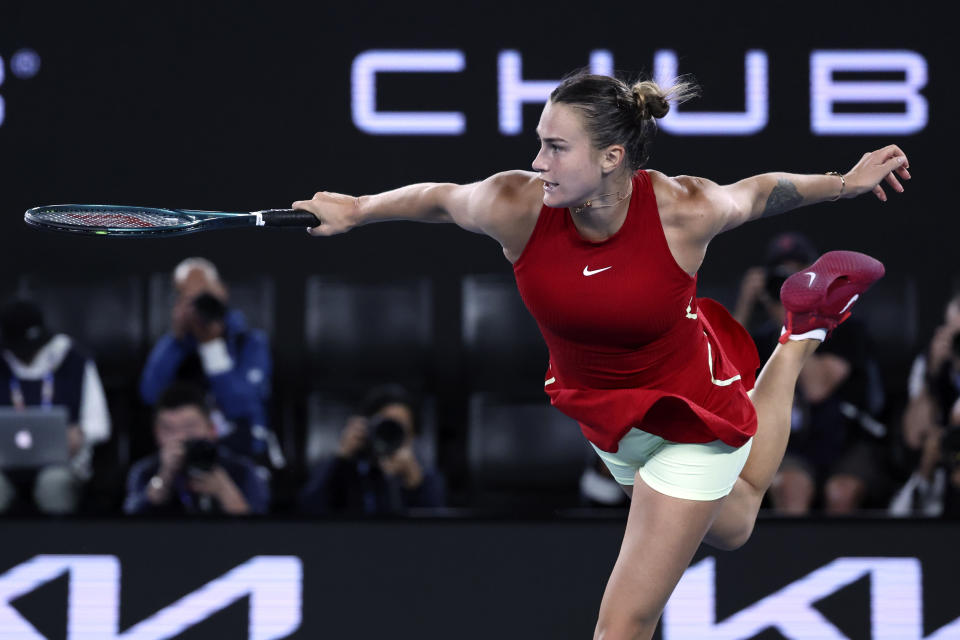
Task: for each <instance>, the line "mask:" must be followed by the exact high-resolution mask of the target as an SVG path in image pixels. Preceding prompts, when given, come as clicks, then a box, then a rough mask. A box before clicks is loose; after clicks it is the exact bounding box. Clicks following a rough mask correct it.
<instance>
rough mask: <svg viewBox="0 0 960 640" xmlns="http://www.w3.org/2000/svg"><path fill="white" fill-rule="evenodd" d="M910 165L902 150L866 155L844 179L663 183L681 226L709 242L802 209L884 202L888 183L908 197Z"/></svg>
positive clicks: (781, 176)
mask: <svg viewBox="0 0 960 640" xmlns="http://www.w3.org/2000/svg"><path fill="white" fill-rule="evenodd" d="M909 167H910V163H909V161H908V160H907V156H906V155H905V154H904V153H903V151H902V150H900V148H899V147H897V146H896V145H890V146H887V147H884V148H883V149H878V150H876V151H871V152H869V153H865V154H863V157H862V158H861V159H860V161H859V162H858V163H857V164H856V165H855V166H854V167H853V168H852V169H850V171H848V172H847V173H845V174H843V177H842V178H841V176H840V175H837V174H818V175H800V174H793V173H764V174H761V175H757V176H753V177H750V178H746V179H744V180H740V181H739V182H736V183H734V184H730V185H718V184H716V183H715V182H711V181H710V180H706V179H704V178H694V177H691V176H679V177H676V178H666V177H665V176H661V177H660V182H661V184H662V185H663V186H662V188H663V189H664V190H665V191H667V192H668V193H670V194H671V195H672V196H673V197H671V198H669V199H668V201H669V202H672V203H673V204H674V205H675V207H674V208H675V209H676V216H677V217H679V218H682V220H681V221H680V223H681V224H684V225H685V226H687V225H689V226H690V227H692V228H694V229H695V230H696V231H697V233H696V235H698V236H701V237H702V238H704V239H705V240H707V241H709V239H710V238H712V237H714V236H716V235H717V234H718V233H721V232H723V231H729V230H730V229H734V228H736V227H738V226H740V225H741V224H743V223H744V222H747V221H750V220H756V219H759V218H764V217H769V216H774V215H777V214H780V213H785V212H787V211H791V210H793V209H797V208H799V207H803V206H806V205H810V204H815V203H818V202H824V201H829V200H836V199H838V198H854V197H856V196H858V195H861V194H863V193H867V192H873V194H874V195H876V197H877V198H879V199H880V200H881V201H884V202H885V201H886V200H887V194H886V193H885V192H884V190H883V187H882V186H881V185H882V183H883V182H886V183H887V184H888V185H889V186H890V188H892V189H893V190H894V191H897V192H902V191H903V186H902V185H901V184H900V181H899V180H898V177H899V178H901V179H904V180H909V179H910V172H909V171H908V169H909Z"/></svg>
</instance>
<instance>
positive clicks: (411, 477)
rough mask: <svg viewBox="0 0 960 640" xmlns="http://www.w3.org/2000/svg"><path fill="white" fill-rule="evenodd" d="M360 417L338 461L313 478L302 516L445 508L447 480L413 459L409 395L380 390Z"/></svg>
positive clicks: (348, 428) (351, 424) (346, 433)
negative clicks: (306, 514) (307, 514)
mask: <svg viewBox="0 0 960 640" xmlns="http://www.w3.org/2000/svg"><path fill="white" fill-rule="evenodd" d="M360 414H361V415H357V416H352V417H351V418H350V419H348V420H347V424H346V425H345V427H344V429H343V432H342V433H341V436H340V448H339V450H338V451H337V454H336V456H334V457H333V459H332V460H328V461H326V462H323V463H321V464H319V465H318V466H317V468H316V469H314V471H313V472H312V474H311V476H310V479H309V481H308V483H307V486H306V487H305V488H304V490H303V491H302V493H301V494H300V501H299V502H300V510H301V511H302V512H303V513H309V514H327V513H364V514H371V515H372V514H393V513H401V512H403V511H404V510H406V509H410V508H418V507H442V506H444V504H445V500H446V498H445V492H446V489H445V483H444V479H443V476H442V475H441V474H440V473H439V472H438V471H436V470H433V469H430V468H427V467H425V465H424V464H423V463H421V462H420V461H419V460H418V459H417V456H416V454H415V453H414V440H415V437H416V425H415V422H416V421H415V418H414V405H413V401H412V400H411V398H410V396H409V394H408V393H407V391H406V390H405V389H403V387H400V386H397V385H385V386H382V387H376V388H374V389H372V390H371V391H370V392H369V393H368V395H367V397H366V399H365V400H364V402H363V403H362V407H361V411H360Z"/></svg>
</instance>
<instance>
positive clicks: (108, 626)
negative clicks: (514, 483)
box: [0, 519, 960, 640]
mask: <svg viewBox="0 0 960 640" xmlns="http://www.w3.org/2000/svg"><path fill="white" fill-rule="evenodd" d="M958 532H960V531H958V524H956V523H943V522H909V521H844V522H826V521H825V522H796V521H762V522H761V523H760V525H759V526H758V528H757V531H756V533H755V534H754V537H753V538H752V539H751V541H750V542H748V544H747V545H746V546H745V547H744V548H743V549H741V550H738V551H735V552H717V551H714V550H712V549H710V548H707V547H704V548H702V549H701V550H700V552H699V553H698V554H697V556H696V558H695V559H694V561H693V563H692V564H691V566H690V568H689V569H688V570H687V572H686V574H685V575H684V577H683V579H682V580H681V582H680V584H679V585H678V587H677V589H676V591H675V592H674V595H673V597H672V598H671V600H670V602H669V603H668V605H667V608H666V611H665V613H664V617H663V620H662V622H661V628H660V631H658V637H661V638H664V639H666V638H669V639H670V640H678V639H680V640H684V639H690V640H694V639H695V640H710V639H714V638H716V639H719V638H723V639H725V640H733V639H736V638H744V639H748V638H761V637H762V638H796V639H801V638H802V639H806V638H830V639H837V640H839V639H843V638H851V639H860V638H864V639H885V640H887V639H889V640H894V639H896V640H921V639H924V640H948V639H952V638H960V602H958V601H957V599H956V597H955V581H956V576H957V575H958V574H960V554H958V553H957V552H956V542H957V540H958V539H960V538H958V535H957V534H958ZM622 534H623V523H622V522H621V521H619V520H607V519H602V520H596V519H590V520H553V521H533V522H502V521H484V520H409V521H381V522H342V521H337V522H256V521H242V522H230V521H216V522H212V521H203V522H163V521H130V520H116V521H104V520H99V521H50V522H40V521H32V522H16V521H8V522H6V523H5V524H4V540H5V541H6V544H5V545H3V549H2V551H0V638H4V639H5V640H6V639H18V640H19V639H22V640H42V639H50V640H54V639H58V640H59V639H68V640H134V639H135V640H160V639H162V638H197V639H198V638H244V639H246V638H249V639H253V640H275V639H280V638H310V639H312V640H313V639H322V638H345V637H350V638H380V637H399V638H446V637H457V638H478V639H479V638H485V639H486V638H492V637H504V638H506V637H510V638H513V637H517V638H520V637H528V638H534V637H537V638H540V637H542V638H547V637H549V638H588V637H590V634H592V632H593V626H594V623H595V619H596V618H595V617H596V611H597V608H598V606H599V603H600V598H601V596H602V593H603V588H604V585H605V582H606V579H607V577H608V575H609V572H610V569H611V568H612V566H613V563H614V561H615V559H616V554H617V550H618V547H619V543H620V539H621V537H622Z"/></svg>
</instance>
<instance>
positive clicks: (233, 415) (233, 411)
mask: <svg viewBox="0 0 960 640" xmlns="http://www.w3.org/2000/svg"><path fill="white" fill-rule="evenodd" d="M224 325H225V332H224V341H225V343H226V347H227V353H228V354H229V355H230V358H231V360H232V361H233V363H232V367H230V368H229V369H228V370H226V371H222V372H219V373H215V374H210V373H208V372H206V370H205V371H204V375H205V378H206V381H207V384H208V385H209V387H210V391H211V392H212V393H213V397H214V399H215V400H216V403H217V407H218V408H219V409H220V410H221V411H222V412H223V415H224V416H225V417H226V418H227V419H228V420H230V421H238V422H245V423H247V424H249V425H251V426H254V425H261V426H264V427H265V426H267V401H268V400H269V398H270V377H271V375H272V374H273V362H272V360H271V357H270V344H269V342H268V340H267V336H266V334H265V333H263V332H262V331H259V330H257V329H249V328H248V327H247V322H246V320H245V319H244V317H243V314H242V313H241V312H239V311H237V310H233V309H231V310H230V311H228V312H227V315H226V318H225V319H224ZM191 356H192V357H199V353H198V351H197V341H196V340H195V339H194V338H193V336H187V337H186V338H184V339H183V340H177V339H176V338H175V337H174V336H173V334H170V333H167V334H164V335H163V336H162V337H161V338H160V340H158V341H157V344H155V345H154V347H153V350H152V351H151V352H150V356H149V357H148V358H147V364H146V365H145V366H144V368H143V374H142V375H141V378H140V396H141V397H142V398H143V401H144V402H145V403H146V404H148V405H150V406H152V405H153V404H155V403H156V401H157V399H158V398H159V397H160V394H161V393H163V391H164V389H166V388H167V387H168V386H170V384H171V383H172V382H173V381H174V380H175V379H176V378H177V372H178V371H179V369H180V367H181V365H182V364H183V363H184V361H186V360H187V358H189V357H191Z"/></svg>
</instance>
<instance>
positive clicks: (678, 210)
mask: <svg viewBox="0 0 960 640" xmlns="http://www.w3.org/2000/svg"><path fill="white" fill-rule="evenodd" d="M647 174H648V175H649V176H650V182H651V184H652V185H653V191H654V193H655V194H656V197H657V208H658V209H659V210H660V215H661V217H663V218H664V219H665V220H667V221H674V222H681V223H682V222H685V221H687V219H688V218H690V217H694V218H698V217H700V216H701V214H702V211H701V208H702V206H704V205H705V204H706V203H707V199H708V195H707V192H708V190H709V189H710V187H712V186H715V184H714V183H713V182H711V181H710V180H707V179H706V178H700V177H697V176H687V175H679V176H668V175H666V174H664V173H661V172H660V171H652V170H648V171H647Z"/></svg>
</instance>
